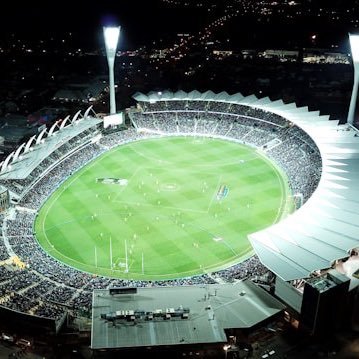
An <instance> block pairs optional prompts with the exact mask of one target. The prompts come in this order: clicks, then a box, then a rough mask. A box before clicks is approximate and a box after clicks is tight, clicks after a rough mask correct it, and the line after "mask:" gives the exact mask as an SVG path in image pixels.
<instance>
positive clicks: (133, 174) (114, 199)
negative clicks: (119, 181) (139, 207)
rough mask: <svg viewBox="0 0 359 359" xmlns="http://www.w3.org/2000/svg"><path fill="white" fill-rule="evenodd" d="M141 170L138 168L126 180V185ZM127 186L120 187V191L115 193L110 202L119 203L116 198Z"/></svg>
mask: <svg viewBox="0 0 359 359" xmlns="http://www.w3.org/2000/svg"><path fill="white" fill-rule="evenodd" d="M140 169H142V167H138V168H137V169H136V171H135V172H133V173H132V175H131V177H130V178H129V179H128V180H127V183H130V181H131V180H132V178H133V177H134V176H135V175H136V174H137V172H138V171H139V170H140ZM126 187H127V186H121V188H120V190H119V191H117V193H116V194H115V196H114V198H113V199H112V200H111V202H120V201H117V197H118V196H119V195H120V194H121V193H122V192H123V191H124V190H125V188H126Z"/></svg>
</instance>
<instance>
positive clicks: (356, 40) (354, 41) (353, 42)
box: [347, 34, 359, 125]
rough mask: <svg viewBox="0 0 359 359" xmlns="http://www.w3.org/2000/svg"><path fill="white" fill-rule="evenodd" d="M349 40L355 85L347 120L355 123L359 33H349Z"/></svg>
mask: <svg viewBox="0 0 359 359" xmlns="http://www.w3.org/2000/svg"><path fill="white" fill-rule="evenodd" d="M349 42H350V48H351V52H352V59H353V65H354V85H353V91H352V97H351V99H350V106H349V112H348V118H347V122H348V123H349V124H351V125H353V124H354V116H355V109H356V105H357V97H358V87H359V35H353V34H349Z"/></svg>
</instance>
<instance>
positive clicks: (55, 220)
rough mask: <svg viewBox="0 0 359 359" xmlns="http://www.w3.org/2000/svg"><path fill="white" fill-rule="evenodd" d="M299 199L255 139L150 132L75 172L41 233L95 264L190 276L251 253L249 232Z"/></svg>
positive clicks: (50, 245) (99, 269)
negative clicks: (293, 197) (160, 135)
mask: <svg viewBox="0 0 359 359" xmlns="http://www.w3.org/2000/svg"><path fill="white" fill-rule="evenodd" d="M104 179H105V180H104ZM120 180H121V181H120ZM108 182H110V183H108ZM290 198H291V196H290V192H289V188H288V185H287V181H286V177H285V176H284V175H283V173H281V171H280V170H279V169H278V168H277V167H276V166H274V165H273V163H271V162H270V161H268V160H267V159H266V158H265V157H263V156H261V155H260V154H259V153H258V152H257V151H256V150H255V149H254V148H251V147H247V146H244V145H241V144H238V143H235V142H231V141H225V140H220V139H211V138H202V137H164V138H156V139H147V140H141V141H136V142H132V143H129V144H126V145H122V146H119V147H117V148H115V149H113V150H111V151H109V152H106V153H105V154H103V155H102V156H100V157H99V158H97V159H96V160H94V161H92V162H91V163H90V164H88V165H87V166H85V167H84V168H82V169H81V170H79V171H78V172H76V173H75V174H74V175H72V176H71V177H70V178H69V179H68V180H67V181H65V182H64V183H63V184H62V185H61V186H60V187H59V188H58V190H57V191H56V192H55V193H54V194H53V195H52V196H51V197H50V198H49V199H48V201H47V202H46V203H45V204H44V205H43V207H42V208H41V210H40V212H39V214H38V216H37V218H36V222H35V231H36V238H37V240H38V241H39V243H40V245H41V246H42V247H43V248H44V250H46V251H47V252H48V253H49V254H50V255H51V256H53V257H55V258H56V259H58V260H60V261H61V262H64V263H66V264H68V265H70V266H72V267H74V268H77V269H79V270H82V271H85V272H89V273H93V274H97V275H103V276H108V277H116V278H124V279H126V278H131V279H137V280H165V279H173V278H180V277H186V276H192V275H196V274H202V273H205V272H210V271H214V270H219V269H223V268H226V267H228V266H229V265H232V264H234V263H237V262H239V261H241V260H243V259H245V258H247V257H248V256H249V255H251V254H252V253H253V251H252V248H251V246H250V243H249V241H248V239H247V235H248V234H249V233H253V232H255V231H258V230H260V229H263V228H265V227H268V226H269V225H271V224H273V223H275V222H277V221H279V220H280V218H282V217H283V216H284V215H286V214H287V213H288V212H290V211H292V209H293V207H292V201H291V200H290Z"/></svg>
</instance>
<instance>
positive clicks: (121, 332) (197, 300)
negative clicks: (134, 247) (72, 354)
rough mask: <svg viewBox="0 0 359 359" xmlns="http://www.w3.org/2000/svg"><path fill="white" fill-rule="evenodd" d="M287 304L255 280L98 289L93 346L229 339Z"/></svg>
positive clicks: (93, 307)
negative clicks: (122, 290) (126, 289)
mask: <svg viewBox="0 0 359 359" xmlns="http://www.w3.org/2000/svg"><path fill="white" fill-rule="evenodd" d="M284 308H285V306H284V305H283V304H282V303H281V302H280V301H278V300H277V299H275V298H274V297H272V296H271V295H270V294H269V293H267V292H266V291H265V290H264V289H262V288H259V287H258V286H256V285H255V284H254V283H252V282H251V281H242V282H238V283H235V284H211V285H195V286H178V287H152V288H137V292H136V293H134V294H126V293H124V294H115V295H111V294H110V291H109V290H94V292H93V306H92V333H91V335H92V337H91V348H92V349H114V348H134V347H144V346H146V347H147V346H160V345H166V346H168V345H181V344H187V345H188V344H204V343H207V344H209V343H212V344H215V343H226V342H227V337H226V334H225V329H230V328H250V327H252V326H254V325H256V324H258V323H260V322H262V321H264V320H266V319H268V318H270V317H272V316H274V315H276V314H278V313H279V312H281V311H282V310H283V309H284ZM181 313H182V314H183V313H186V314H183V315H181ZM166 314H167V315H166ZM104 317H106V318H104Z"/></svg>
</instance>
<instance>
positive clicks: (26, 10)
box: [0, 0, 207, 49]
mask: <svg viewBox="0 0 359 359" xmlns="http://www.w3.org/2000/svg"><path fill="white" fill-rule="evenodd" d="M74 4H76V5H75V6H74ZM206 15H207V14H206V11H204V10H200V11H199V10H191V11H188V9H186V10H183V9H182V10H180V9H173V8H168V7H166V6H164V5H163V3H161V1H160V0H145V1H136V0H118V1H109V0H100V1H96V2H92V1H82V0H81V1H77V0H74V1H69V0H62V1H47V2H41V3H40V4H39V3H38V2H27V3H21V5H19V4H17V3H12V4H11V3H10V4H9V5H7V6H6V8H3V9H2V11H1V14H0V30H1V32H2V34H3V35H2V36H5V34H8V33H11V32H14V31H15V32H17V33H19V34H21V35H22V36H23V37H29V38H31V37H37V36H41V35H42V34H45V33H50V34H61V33H64V32H67V31H71V32H75V33H77V34H78V35H81V36H82V37H83V39H84V41H86V40H87V41H88V42H89V43H91V42H94V41H95V42H96V41H97V40H96V37H97V36H102V33H100V32H101V30H102V26H103V25H105V24H116V25H121V27H122V32H121V41H122V43H121V44H120V47H121V48H124V49H130V48H134V47H137V46H141V45H142V44H147V43H149V42H150V41H151V40H152V39H158V38H160V37H162V36H167V35H171V33H176V32H180V31H195V30H196V29H199V27H200V26H201V25H203V24H204V23H205V22H206ZM101 41H102V40H101Z"/></svg>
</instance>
